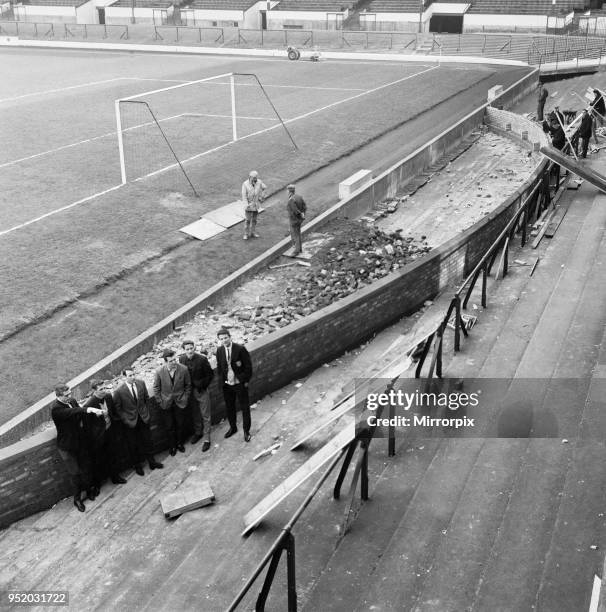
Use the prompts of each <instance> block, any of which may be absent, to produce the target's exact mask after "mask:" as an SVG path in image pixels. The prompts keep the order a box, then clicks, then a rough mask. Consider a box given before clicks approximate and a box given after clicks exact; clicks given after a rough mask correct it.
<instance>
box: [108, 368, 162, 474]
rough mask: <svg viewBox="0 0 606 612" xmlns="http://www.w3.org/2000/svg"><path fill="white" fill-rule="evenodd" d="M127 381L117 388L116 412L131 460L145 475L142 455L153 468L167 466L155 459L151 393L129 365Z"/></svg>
mask: <svg viewBox="0 0 606 612" xmlns="http://www.w3.org/2000/svg"><path fill="white" fill-rule="evenodd" d="M122 376H124V382H123V383H122V384H121V385H120V386H119V387H118V388H117V389H116V390H115V391H114V395H113V397H114V407H115V411H116V415H117V416H118V417H119V418H120V420H121V421H122V423H123V424H124V433H125V437H126V445H127V447H128V453H129V456H130V461H131V464H132V465H133V466H134V468H135V472H137V474H139V476H143V474H144V473H145V472H144V471H143V466H142V465H141V464H142V463H143V458H146V459H147V462H148V464H149V468H150V469H151V470H159V469H162V468H163V467H164V465H163V464H162V463H160V462H159V461H156V459H155V457H154V456H153V454H152V452H151V440H150V433H149V422H150V414H149V405H148V402H149V394H148V393H147V387H146V386H145V383H144V382H143V381H142V380H139V379H138V378H135V373H134V372H133V371H132V370H131V369H130V368H126V369H124V370H122Z"/></svg>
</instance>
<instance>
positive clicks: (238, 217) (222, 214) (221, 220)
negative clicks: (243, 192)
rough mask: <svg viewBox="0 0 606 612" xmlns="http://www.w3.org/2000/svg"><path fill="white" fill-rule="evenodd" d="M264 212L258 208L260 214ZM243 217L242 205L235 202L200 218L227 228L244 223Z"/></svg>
mask: <svg viewBox="0 0 606 612" xmlns="http://www.w3.org/2000/svg"><path fill="white" fill-rule="evenodd" d="M264 210H265V209H264V208H262V207H259V212H260V213H262V212H263V211H264ZM244 216H245V215H244V204H243V202H242V201H241V200H236V201H235V202H230V203H229V204H226V205H225V206H221V207H220V208H215V209H214V210H211V211H209V212H207V213H205V214H204V215H203V217H202V218H203V219H207V220H208V221H212V222H213V223H216V224H217V225H220V226H222V227H226V228H227V227H232V226H234V225H237V224H238V223H241V222H242V221H244Z"/></svg>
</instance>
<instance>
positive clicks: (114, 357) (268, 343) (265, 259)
mask: <svg viewBox="0 0 606 612" xmlns="http://www.w3.org/2000/svg"><path fill="white" fill-rule="evenodd" d="M536 83H537V74H536V72H533V73H531V74H529V75H527V76H525V77H523V78H522V79H520V80H519V81H518V82H517V83H515V84H514V85H512V86H511V87H509V88H508V89H507V90H506V91H505V92H504V93H503V94H502V96H500V97H499V98H498V100H497V102H498V103H499V105H503V106H508V105H510V104H514V103H515V102H516V101H517V100H518V99H519V98H521V97H523V96H525V95H526V94H527V93H528V92H530V91H532V90H533V89H534V88H536ZM486 108H487V105H483V106H482V107H480V108H479V109H476V110H474V111H472V112H471V113H469V114H468V115H467V116H466V117H464V118H463V119H461V120H460V121H459V122H457V123H456V124H455V125H454V126H453V127H452V128H450V129H449V130H447V131H445V132H444V133H442V134H440V135H438V136H436V137H435V138H433V139H432V140H431V141H430V142H428V143H427V144H426V145H424V146H423V147H421V148H419V149H418V150H417V151H415V152H413V153H412V154H411V155H409V156H408V157H406V158H405V159H403V160H401V161H400V162H398V163H397V164H395V165H394V166H392V167H391V168H389V169H387V170H386V171H385V172H383V173H382V174H381V175H379V176H378V177H377V178H376V179H374V180H373V181H372V183H371V184H370V185H367V186H365V187H364V188H362V189H360V190H359V191H357V192H355V193H354V194H353V195H352V196H351V197H350V198H348V199H346V200H342V201H340V202H338V203H337V204H335V205H334V206H332V207H331V208H330V209H329V210H327V211H326V212H324V213H322V214H321V215H319V216H318V217H316V218H315V219H314V220H313V221H311V222H310V223H308V224H307V225H306V226H305V227H304V228H303V233H304V234H307V233H310V232H315V231H318V230H319V229H320V228H322V226H323V225H324V224H326V223H327V222H328V221H330V220H332V219H335V218H345V217H356V216H360V215H361V214H363V213H365V212H367V211H368V210H370V209H371V208H372V206H373V204H374V203H375V202H380V201H382V200H384V199H385V198H388V197H393V196H395V194H396V193H397V191H398V190H399V189H400V188H401V187H402V186H403V185H405V184H406V183H407V182H408V181H410V180H412V179H413V178H414V176H415V175H417V174H418V173H419V172H422V171H423V169H425V168H427V167H429V166H430V165H432V164H433V163H435V161H436V160H437V159H439V158H440V157H441V156H443V155H444V154H445V153H446V152H448V151H449V150H451V149H453V148H454V147H456V145H457V144H458V143H460V141H461V140H462V139H463V138H464V137H465V136H467V135H469V134H470V133H471V132H472V131H474V130H476V129H477V128H478V127H479V126H480V125H481V123H482V120H483V117H484V114H485V111H486ZM489 112H491V111H489ZM539 176H540V171H539V170H537V171H536V172H535V173H534V174H533V175H532V177H531V178H530V180H529V182H528V183H527V184H528V185H530V184H534V183H535V182H536V181H537V179H538V178H539ZM521 189H523V188H521ZM511 205H512V202H511V201H510V200H508V201H507V202H505V203H504V204H502V205H501V206H499V207H498V208H497V209H496V210H495V211H493V212H492V213H491V214H489V215H487V216H486V217H484V218H483V219H482V220H481V221H480V222H479V223H478V224H476V225H475V226H474V227H472V228H470V229H469V230H467V231H466V232H463V233H461V234H460V235H458V236H457V237H456V238H453V239H452V240H450V241H448V242H447V243H445V244H444V245H442V246H441V247H439V248H436V249H434V250H433V251H431V252H430V253H429V254H428V255H427V256H426V257H424V258H422V259H418V260H416V261H414V262H412V263H411V264H409V265H407V266H405V267H403V268H401V269H400V270H398V271H396V272H394V273H392V274H390V275H388V276H386V277H384V278H383V279H381V280H379V281H377V282H375V283H373V284H372V285H369V286H366V287H364V288H363V289H361V290H360V291H358V292H356V293H354V294H353V295H350V296H348V297H347V298H344V299H342V300H340V301H338V302H336V303H334V304H332V305H330V306H327V307H326V308H323V309H322V310H319V311H317V312H314V313H312V314H311V315H309V316H307V317H305V318H304V319H301V320H300V321H297V322H295V323H292V324H290V325H288V326H287V327H284V328H281V329H280V330H277V331H275V332H274V333H272V334H269V335H267V336H264V337H262V338H259V339H257V340H255V341H254V342H252V343H250V345H248V348H249V351H250V354H251V357H252V360H253V363H254V364H255V376H254V377H253V380H252V381H251V386H250V395H251V401H255V400H256V399H258V398H260V397H262V396H264V395H266V394H268V393H271V392H272V391H274V390H276V389H279V388H281V387H283V386H284V385H286V384H288V383H289V382H290V381H292V380H294V379H297V378H301V377H302V376H304V375H305V374H307V373H308V372H310V371H312V370H314V369H315V368H317V367H318V366H320V365H322V364H323V363H326V362H327V361H330V360H331V359H334V358H335V357H337V356H339V355H341V354H343V353H344V352H345V351H346V350H349V349H351V348H353V347H355V346H359V345H360V344H361V343H362V342H364V341H365V340H367V339H368V338H369V337H371V336H372V335H373V334H375V333H377V332H378V331H380V330H381V329H383V328H385V327H387V326H388V325H390V324H392V323H393V322H395V321H397V320H398V319H399V318H401V317H402V316H404V315H406V314H410V313H412V312H414V311H415V310H417V309H418V308H419V307H420V306H421V305H422V304H423V302H424V301H425V300H427V299H431V298H433V297H434V296H435V295H436V294H437V293H438V292H439V291H440V290H441V289H443V288H444V287H445V286H446V285H448V284H449V283H452V282H453V281H455V280H456V279H458V278H461V276H463V275H466V274H468V273H469V271H470V270H472V269H473V267H474V266H475V265H476V263H477V261H479V259H480V257H481V256H482V254H483V253H484V252H485V251H486V249H487V248H488V247H489V246H490V245H491V244H492V243H493V242H494V240H495V238H496V237H497V236H498V235H499V234H500V232H501V231H502V229H503V227H505V225H506V224H507V223H508V221H509V220H510V218H511V216H512V215H513V211H512V210H511ZM289 247H290V240H289V239H288V238H285V239H284V240H282V241H280V242H279V243H278V244H276V245H275V246H274V247H272V248H271V249H269V250H268V251H266V252H265V253H264V254H262V255H261V256H259V257H257V258H256V259H254V260H253V261H251V262H250V263H249V264H247V265H246V266H245V267H244V268H243V269H242V270H239V271H238V272H237V273H234V274H232V275H230V276H229V277H227V278H226V279H224V280H223V281H222V282H220V283H218V284H217V285H215V286H214V287H213V288H212V289H210V290H208V291H206V292H204V293H203V294H201V295H200V296H198V297H197V298H196V299H194V300H192V301H191V302H189V303H188V304H186V305H184V306H183V307H182V308H180V309H179V310H177V311H176V312H174V313H172V314H171V315H169V316H168V317H166V318H165V319H163V320H162V321H160V322H159V323H158V324H156V325H155V326H153V327H152V328H150V329H148V330H146V331H145V332H144V333H142V334H140V335H139V336H137V337H136V338H134V339H133V340H132V341H131V342H129V343H127V344H125V345H124V346H123V347H121V348H120V349H118V350H117V351H115V352H114V353H112V354H111V355H109V356H108V357H107V358H105V359H104V360H102V361H100V362H98V363H97V364H95V365H94V366H93V367H91V368H89V369H88V370H87V371H86V372H84V373H83V374H81V375H79V376H77V377H76V378H75V379H73V380H71V381H69V382H68V384H69V386H70V387H71V388H72V389H74V391H75V393H74V395H75V396H76V397H78V396H80V397H83V396H84V394H85V393H86V392H87V391H88V389H89V381H90V380H91V379H92V378H102V379H105V378H111V377H113V376H114V375H115V374H117V373H119V371H120V370H121V369H122V368H124V367H129V366H130V365H131V364H132V363H133V362H134V361H135V359H137V358H138V357H139V356H140V355H142V354H143V353H146V352H147V351H149V350H151V349H152V348H153V346H154V345H156V344H157V343H158V342H159V341H160V340H162V339H163V338H165V337H166V336H168V335H169V334H171V333H173V332H174V331H175V329H176V328H177V327H179V326H180V325H182V324H183V323H184V322H185V321H188V320H190V319H192V318H193V317H194V315H195V314H196V313H197V312H198V311H199V310H200V309H201V308H203V307H205V306H206V305H209V304H212V303H214V302H216V300H217V299H219V298H221V297H223V296H224V295H226V294H228V293H229V292H231V291H233V289H234V288H235V287H237V286H238V285H240V284H241V283H242V282H243V281H244V280H246V279H248V278H250V277H251V276H253V275H254V274H255V273H256V272H257V271H259V270H260V269H261V268H263V267H265V266H266V265H267V264H268V263H269V262H270V261H272V260H273V259H275V257H276V256H277V255H279V254H280V253H283V252H284V251H286V250H287V249H288V248H289ZM210 393H211V399H212V402H213V407H214V410H213V420H214V422H218V421H219V420H220V419H221V418H222V417H223V416H224V411H223V403H222V394H221V391H220V389H219V388H218V386H217V385H216V383H214V384H213V385H211V389H210ZM53 400H54V395H52V394H49V395H48V396H46V397H45V398H43V399H42V400H40V401H39V402H37V403H36V404H34V405H33V406H31V407H30V408H28V409H27V410H25V411H24V412H23V413H22V414H21V415H20V416H19V417H17V418H15V419H12V420H11V421H9V422H8V423H6V424H5V425H3V426H2V427H0V444H2V445H3V446H6V445H7V444H8V445H10V446H7V447H6V448H0V491H2V500H3V503H2V507H1V508H0V527H2V526H5V525H8V524H9V523H11V522H13V521H15V520H17V519H19V518H22V517H24V516H27V515H29V514H32V513H33V512H36V511H38V510H42V509H44V508H48V507H50V506H52V505H53V504H54V503H56V501H57V500H59V499H61V498H62V497H65V496H67V495H68V494H69V491H70V484H69V481H68V479H67V477H66V475H65V474H64V470H63V466H62V465H61V463H60V459H59V456H58V454H57V452H56V448H55V432H54V427H52V426H51V427H50V428H49V429H46V430H45V431H43V432H41V433H38V434H36V435H33V436H31V437H29V438H27V439H24V440H21V441H18V440H19V438H20V437H22V436H24V435H27V434H28V433H29V432H30V431H31V430H32V429H33V428H35V427H38V426H41V425H43V424H44V423H47V422H48V421H49V418H50V404H51V402H52V401H53ZM158 420H159V415H158V410H157V409H156V408H155V407H152V437H153V443H154V448H155V450H159V449H162V448H166V447H167V444H166V439H165V437H164V434H163V430H162V428H161V427H160V426H159V425H158ZM32 491H35V492H36V494H35V496H32V495H31V492H32Z"/></svg>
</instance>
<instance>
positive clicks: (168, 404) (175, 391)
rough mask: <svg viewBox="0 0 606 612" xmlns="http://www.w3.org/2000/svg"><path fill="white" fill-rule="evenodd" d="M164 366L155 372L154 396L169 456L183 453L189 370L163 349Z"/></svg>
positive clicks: (188, 392)
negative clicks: (165, 432) (166, 435)
mask: <svg viewBox="0 0 606 612" xmlns="http://www.w3.org/2000/svg"><path fill="white" fill-rule="evenodd" d="M162 359H164V365H163V366H162V367H161V368H158V369H157V370H156V376H155V378H154V396H155V397H156V400H157V401H158V404H159V405H160V409H161V412H162V419H163V421H164V427H165V429H166V431H167V433H168V442H169V447H170V451H169V452H170V454H171V455H172V456H174V455H176V454H177V450H179V451H181V452H182V453H184V452H185V446H183V442H184V441H185V436H184V432H183V428H184V427H183V426H184V424H185V409H186V408H187V404H188V402H189V395H190V393H191V379H190V376H189V370H188V369H187V368H186V367H185V366H184V365H181V364H180V363H179V362H178V361H177V357H176V355H175V351H173V350H171V349H164V351H163V353H162Z"/></svg>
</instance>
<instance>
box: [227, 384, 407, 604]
mask: <svg viewBox="0 0 606 612" xmlns="http://www.w3.org/2000/svg"><path fill="white" fill-rule="evenodd" d="M396 380H397V378H394V379H392V380H391V382H390V383H389V384H388V385H387V386H386V387H385V389H386V391H389V390H390V389H391V388H393V385H394V384H395V381H396ZM391 408H393V406H392V407H390V409H391ZM382 411H383V407H382V406H380V407H379V408H378V409H377V411H376V415H377V420H378V419H379V418H380V417H381V414H382ZM376 429H377V426H376V425H363V424H362V423H360V424H358V425H357V427H356V434H355V436H354V438H353V439H352V441H351V442H349V443H348V444H347V445H346V446H345V447H343V448H342V449H341V450H340V451H337V455H336V456H335V457H334V458H333V459H332V461H331V462H330V465H329V466H328V468H327V469H326V471H325V472H324V474H322V476H321V477H320V479H319V480H318V481H317V482H316V484H315V485H314V486H313V487H312V489H311V490H310V491H309V493H308V494H307V496H306V497H305V499H304V500H303V502H302V503H301V505H300V506H299V507H298V508H297V510H296V511H295V513H294V514H293V515H292V517H291V518H290V520H289V521H288V523H286V525H285V526H284V527H283V528H282V530H281V533H280V535H279V536H278V537H277V539H276V540H275V541H274V543H273V544H272V545H271V546H270V548H269V550H268V551H267V553H266V554H265V555H264V557H263V559H261V561H260V562H259V563H258V564H257V566H256V567H255V569H254V570H253V572H252V573H251V575H250V576H249V578H248V580H247V581H246V583H245V584H244V586H243V587H242V588H241V589H240V591H239V592H238V594H237V595H236V597H235V598H234V600H233V601H232V602H231V604H230V605H229V607H228V608H227V610H228V612H233V611H234V610H236V609H237V607H238V606H239V605H240V603H241V602H242V600H243V599H244V598H245V597H246V595H247V593H248V592H249V591H250V589H251V588H252V586H253V585H254V583H255V581H256V580H257V578H258V577H259V576H260V575H261V573H262V572H263V570H264V569H265V568H266V567H267V566H268V565H269V568H268V570H267V574H266V575H265V580H264V581H263V586H262V587H261V591H260V592H259V595H258V596H257V600H256V603H255V611H256V612H263V611H264V610H265V604H266V602H267V598H268V596H269V592H270V590H271V587H272V584H273V580H274V578H275V575H276V571H277V569H278V565H279V563H280V559H281V557H282V553H283V552H286V579H287V586H286V589H287V601H288V604H287V605H288V608H287V609H288V612H296V610H297V585H296V558H295V538H294V535H293V533H292V530H293V527H294V526H295V524H296V523H297V521H298V520H299V518H300V517H301V515H302V514H303V512H304V511H305V509H306V508H307V506H309V504H310V503H311V501H312V500H313V498H314V497H315V495H316V494H317V493H318V491H319V490H320V488H321V487H322V485H323V484H324V483H325V482H326V480H327V479H328V477H329V476H330V474H331V473H332V472H333V470H334V469H335V468H336V467H337V465H338V464H339V462H340V461H341V460H342V461H343V463H342V465H341V469H340V470H339V474H338V476H337V479H336V482H335V486H334V488H333V498H334V499H340V497H341V487H342V486H343V483H344V481H345V477H346V475H347V472H348V470H349V466H350V465H351V462H352V460H353V458H354V455H355V453H356V451H358V456H357V459H356V462H355V466H354V470H353V474H352V478H351V483H350V486H349V492H348V496H349V503H348V504H346V507H345V511H344V514H343V523H342V525H341V529H340V534H341V536H343V535H345V533H346V532H347V530H348V527H349V525H350V523H351V517H352V515H354V514H355V513H354V512H352V509H353V505H354V503H355V498H356V492H357V489H358V482H359V483H360V499H361V500H363V501H367V500H368V484H369V481H368V450H369V447H370V443H371V442H372V439H373V437H374V434H375V431H376ZM388 455H389V456H390V457H391V456H394V455H395V431H394V430H393V428H391V427H390V430H389V437H388Z"/></svg>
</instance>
